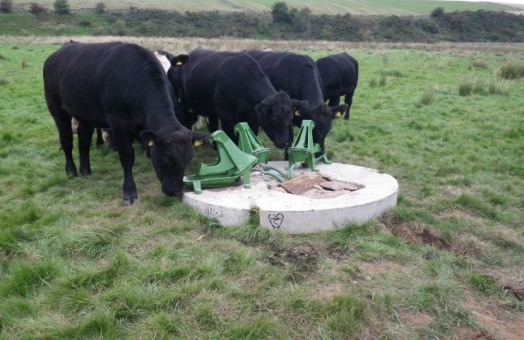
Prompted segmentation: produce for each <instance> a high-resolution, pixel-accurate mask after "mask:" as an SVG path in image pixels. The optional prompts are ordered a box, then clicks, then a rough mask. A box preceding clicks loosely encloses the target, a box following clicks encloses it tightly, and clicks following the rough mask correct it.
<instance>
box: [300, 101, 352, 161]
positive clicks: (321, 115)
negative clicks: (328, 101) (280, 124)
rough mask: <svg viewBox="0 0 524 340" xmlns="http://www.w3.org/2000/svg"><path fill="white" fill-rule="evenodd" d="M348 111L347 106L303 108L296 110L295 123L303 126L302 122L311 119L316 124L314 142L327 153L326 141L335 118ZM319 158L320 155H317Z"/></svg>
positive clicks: (321, 105) (323, 105) (322, 105)
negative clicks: (339, 113) (338, 114)
mask: <svg viewBox="0 0 524 340" xmlns="http://www.w3.org/2000/svg"><path fill="white" fill-rule="evenodd" d="M346 109H347V105H346V104H342V105H337V106H332V107H329V106H327V105H325V104H320V105H318V106H309V105H305V106H301V107H297V109H296V110H295V115H294V117H293V122H294V124H295V125H297V126H301V124H302V120H304V119H310V120H312V121H313V122H314V123H315V127H314V128H313V142H315V143H318V144H319V146H320V150H321V153H322V154H323V153H325V146H324V141H325V139H326V137H327V135H328V133H329V131H330V130H331V126H332V121H333V118H335V117H336V116H337V112H344V111H345V110H346ZM317 156H318V155H317Z"/></svg>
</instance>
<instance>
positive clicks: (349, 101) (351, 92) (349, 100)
mask: <svg viewBox="0 0 524 340" xmlns="http://www.w3.org/2000/svg"><path fill="white" fill-rule="evenodd" d="M355 90H356V87H353V88H351V89H350V90H349V92H348V93H346V95H345V96H344V103H346V104H347V106H348V109H347V110H346V113H345V114H344V119H345V120H348V119H349V116H350V112H349V110H351V104H353V95H354V94H355Z"/></svg>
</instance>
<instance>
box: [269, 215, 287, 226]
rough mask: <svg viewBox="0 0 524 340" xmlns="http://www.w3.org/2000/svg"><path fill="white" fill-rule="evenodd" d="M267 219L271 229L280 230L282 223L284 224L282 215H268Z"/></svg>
mask: <svg viewBox="0 0 524 340" xmlns="http://www.w3.org/2000/svg"><path fill="white" fill-rule="evenodd" d="M267 218H268V219H269V223H271V226H272V227H273V229H280V226H281V225H282V222H284V215H282V213H278V214H269V215H268V217H267Z"/></svg>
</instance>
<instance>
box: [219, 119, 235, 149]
mask: <svg viewBox="0 0 524 340" xmlns="http://www.w3.org/2000/svg"><path fill="white" fill-rule="evenodd" d="M219 117H220V122H221V123H222V130H223V131H224V132H225V134H226V135H227V136H228V137H229V138H230V139H231V140H232V141H233V143H235V144H238V137H237V136H236V135H235V120H234V119H231V118H228V117H225V115H220V116H219Z"/></svg>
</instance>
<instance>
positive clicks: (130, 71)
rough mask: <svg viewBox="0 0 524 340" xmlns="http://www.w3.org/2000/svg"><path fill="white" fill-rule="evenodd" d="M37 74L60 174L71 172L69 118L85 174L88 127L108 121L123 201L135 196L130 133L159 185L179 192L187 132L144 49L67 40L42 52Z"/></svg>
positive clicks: (189, 150) (189, 148) (188, 154)
mask: <svg viewBox="0 0 524 340" xmlns="http://www.w3.org/2000/svg"><path fill="white" fill-rule="evenodd" d="M180 59H181V60H187V56H185V57H184V56H182V57H181V58H180ZM43 76H44V91H45V99H46V102H47V107H48V109H49V112H50V113H51V115H52V116H53V119H54V121H55V124H56V126H57V129H58V133H59V137H60V145H61V147H62V150H63V151H64V155H65V159H66V166H65V170H66V173H67V174H68V175H72V176H77V175H78V172H77V168H76V165H75V163H74V161H73V157H72V149H73V134H72V130H71V117H74V118H75V119H76V120H78V122H79V125H78V146H79V154H80V173H81V174H82V175H84V176H86V175H89V174H91V166H90V162H89V148H90V145H91V137H92V135H93V131H94V129H95V128H110V129H111V131H112V139H113V143H114V145H115V147H116V149H117V150H118V154H119V157H120V163H121V165H122V168H123V170H124V184H123V191H124V203H126V204H133V203H134V201H135V200H136V199H137V197H138V196H137V192H136V185H135V181H134V179H133V174H132V167H133V164H134V158H135V156H134V150H133V147H132V143H133V140H134V139H135V138H136V137H137V136H140V139H141V140H142V141H143V142H144V143H145V144H146V145H148V147H149V154H150V158H151V161H152V163H153V166H154V168H155V172H156V174H157V177H158V179H159V180H160V183H161V186H162V191H163V192H164V193H165V194H166V195H169V196H173V195H176V196H179V197H181V196H182V194H183V181H182V179H183V175H184V169H185V167H186V165H187V164H188V163H189V161H190V160H191V158H192V157H193V154H194V150H193V145H192V133H191V131H190V130H188V129H187V128H185V127H184V126H182V125H181V124H180V122H179V121H178V120H177V118H176V116H175V112H174V108H173V102H172V96H171V94H170V85H169V81H168V79H167V76H166V74H165V72H164V70H163V69H162V66H161V65H160V63H159V61H158V60H157V58H155V56H154V54H153V53H152V52H150V51H148V50H146V49H145V48H143V47H140V46H138V45H134V44H127V43H120V42H112V43H96V44H82V43H68V44H65V45H64V46H62V47H61V48H60V49H59V50H58V51H56V52H55V53H53V54H52V55H50V56H49V57H48V58H47V60H46V61H45V63H44V67H43Z"/></svg>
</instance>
